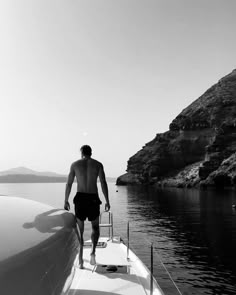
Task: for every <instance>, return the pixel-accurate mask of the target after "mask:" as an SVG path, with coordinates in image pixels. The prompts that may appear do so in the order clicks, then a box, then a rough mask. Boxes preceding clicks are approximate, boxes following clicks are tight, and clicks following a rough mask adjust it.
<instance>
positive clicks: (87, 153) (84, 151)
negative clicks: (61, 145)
mask: <svg viewBox="0 0 236 295" xmlns="http://www.w3.org/2000/svg"><path fill="white" fill-rule="evenodd" d="M80 151H81V155H82V156H84V157H91V155H92V149H91V147H90V146H89V145H83V146H82V147H81V148H80Z"/></svg>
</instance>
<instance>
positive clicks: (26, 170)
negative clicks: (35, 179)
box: [0, 167, 66, 177]
mask: <svg viewBox="0 0 236 295" xmlns="http://www.w3.org/2000/svg"><path fill="white" fill-rule="evenodd" d="M4 175H37V176H47V177H51V176H53V177H66V175H62V174H58V173H55V172H49V171H43V172H39V171H35V170H32V169H29V168H26V167H16V168H12V169H9V170H5V171H1V172H0V176H4Z"/></svg>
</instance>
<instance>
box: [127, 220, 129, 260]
mask: <svg viewBox="0 0 236 295" xmlns="http://www.w3.org/2000/svg"><path fill="white" fill-rule="evenodd" d="M127 240H128V242H127V260H129V221H128V223H127Z"/></svg>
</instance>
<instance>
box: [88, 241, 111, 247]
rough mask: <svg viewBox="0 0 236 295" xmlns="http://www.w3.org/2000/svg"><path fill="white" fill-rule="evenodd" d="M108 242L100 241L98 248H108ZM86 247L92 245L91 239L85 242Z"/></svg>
mask: <svg viewBox="0 0 236 295" xmlns="http://www.w3.org/2000/svg"><path fill="white" fill-rule="evenodd" d="M106 246H107V242H100V241H99V242H98V243H97V246H96V247H97V248H106ZM84 247H92V242H91V241H86V242H84Z"/></svg>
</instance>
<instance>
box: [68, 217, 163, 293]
mask: <svg viewBox="0 0 236 295" xmlns="http://www.w3.org/2000/svg"><path fill="white" fill-rule="evenodd" d="M108 214H109V222H108V223H106V224H100V226H101V227H109V226H110V227H111V228H112V229H111V231H110V234H109V236H108V237H101V238H100V239H99V242H98V247H97V249H96V265H95V266H93V265H91V264H90V263H89V261H90V252H91V240H88V241H86V242H85V243H84V245H85V247H84V253H83V257H84V269H80V268H78V267H77V263H78V262H77V260H76V263H75V269H76V270H75V275H74V278H73V282H72V284H71V287H70V289H69V293H68V295H88V294H91V295H108V294H109V295H118V294H119V295H132V294H135V295H148V294H151V295H152V294H153V295H164V293H163V291H162V290H161V288H160V286H159V285H158V284H157V282H156V280H155V279H154V278H153V276H152V274H151V273H150V271H149V270H148V268H147V267H146V266H145V265H144V263H143V262H142V261H141V260H140V259H139V258H138V257H137V256H136V255H135V254H134V252H133V251H131V250H130V249H129V248H128V247H127V246H126V245H125V244H124V242H123V241H122V239H121V238H120V237H113V223H112V220H113V218H112V213H111V212H108Z"/></svg>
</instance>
